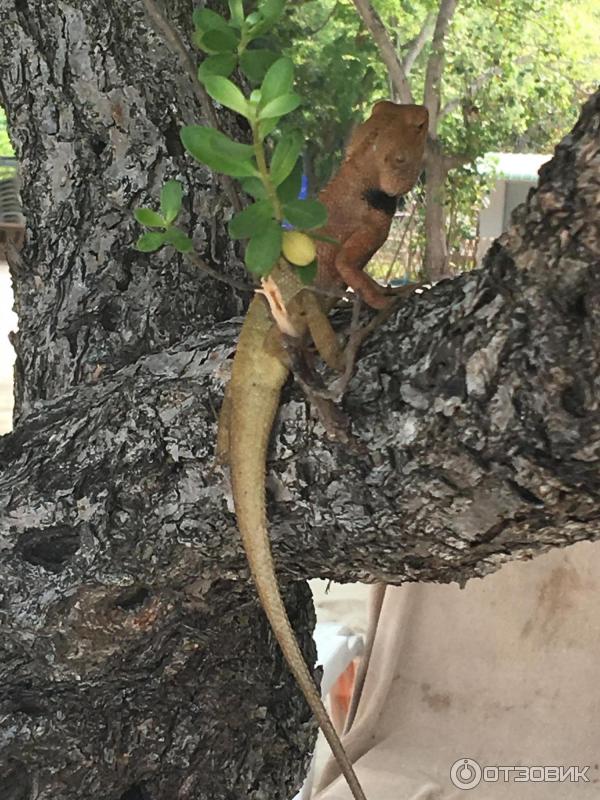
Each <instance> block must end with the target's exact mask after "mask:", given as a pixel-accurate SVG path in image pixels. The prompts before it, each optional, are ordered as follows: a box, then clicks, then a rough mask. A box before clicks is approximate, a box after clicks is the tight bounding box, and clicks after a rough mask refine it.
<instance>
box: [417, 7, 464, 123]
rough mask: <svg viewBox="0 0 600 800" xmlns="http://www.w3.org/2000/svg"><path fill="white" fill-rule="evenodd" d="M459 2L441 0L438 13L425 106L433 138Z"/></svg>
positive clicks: (426, 76)
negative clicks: (450, 33) (450, 30)
mask: <svg viewBox="0 0 600 800" xmlns="http://www.w3.org/2000/svg"><path fill="white" fill-rule="evenodd" d="M456 4H457V0H441V2H440V8H439V11H438V15H437V19H436V23H435V29H434V32H433V39H432V41H431V54H430V56H429V60H428V61H427V70H426V72H425V89H424V92H423V97H424V101H423V102H424V104H425V105H426V106H427V108H428V110H429V132H430V134H431V135H432V136H433V135H435V132H436V131H437V124H438V114H439V109H440V103H441V99H440V98H441V91H442V74H443V71H444V40H445V38H446V33H447V31H448V26H449V25H450V21H451V20H452V17H453V15H454V12H455V10H456Z"/></svg>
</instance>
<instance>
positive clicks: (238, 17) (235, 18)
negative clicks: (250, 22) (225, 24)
mask: <svg viewBox="0 0 600 800" xmlns="http://www.w3.org/2000/svg"><path fill="white" fill-rule="evenodd" d="M229 13H230V14H231V21H232V23H233V24H234V25H237V26H238V27H241V26H242V23H243V22H244V3H243V2H242V0H229Z"/></svg>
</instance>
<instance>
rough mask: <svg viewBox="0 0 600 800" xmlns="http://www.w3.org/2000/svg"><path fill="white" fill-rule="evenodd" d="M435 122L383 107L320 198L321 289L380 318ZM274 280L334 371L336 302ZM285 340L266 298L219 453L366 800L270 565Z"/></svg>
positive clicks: (242, 527)
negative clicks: (401, 213) (383, 271)
mask: <svg viewBox="0 0 600 800" xmlns="http://www.w3.org/2000/svg"><path fill="white" fill-rule="evenodd" d="M427 121H428V118H427V110H426V109H425V108H424V107H423V106H415V105H397V104H395V103H391V102H388V101H382V102H380V103H377V104H376V105H375V107H374V108H373V112H372V114H371V116H370V117H369V119H368V120H366V122H364V123H363V124H362V125H360V126H359V127H358V128H357V130H356V131H355V133H354V135H353V137H352V139H351V141H350V144H349V146H348V149H347V152H346V156H345V159H344V162H343V163H342V165H341V167H340V169H339V171H338V173H337V174H336V175H335V177H334V178H333V179H332V180H331V182H330V183H329V184H328V185H327V186H326V187H325V189H324V190H323V191H322V192H321V195H320V198H319V199H320V200H321V201H322V202H323V203H324V204H325V205H326V206H327V210H328V214H329V216H328V222H327V226H326V227H325V228H324V229H323V233H325V234H327V235H328V236H330V237H333V238H334V239H336V240H337V241H338V242H339V244H336V245H332V244H329V243H325V242H319V244H318V247H317V257H318V263H319V267H318V273H317V279H316V283H317V285H318V286H319V287H322V288H326V289H334V288H340V287H342V286H344V285H347V286H351V287H352V288H353V289H354V290H355V291H357V292H359V293H360V295H361V296H362V298H363V299H364V301H365V302H366V303H368V304H369V305H370V306H372V307H374V308H384V307H385V306H386V305H388V304H389V303H390V302H393V295H392V294H390V292H389V291H387V290H386V289H385V288H384V287H381V286H379V284H377V283H376V282H375V281H374V280H372V279H371V278H370V277H369V276H368V275H366V274H365V273H364V272H363V268H364V267H365V266H366V264H367V263H368V261H369V259H370V258H371V256H372V255H373V254H374V253H375V252H376V251H377V250H378V249H379V248H380V247H381V245H382V244H383V243H384V242H385V240H386V239H387V236H388V233H389V229H390V224H391V221H392V216H393V213H394V211H395V208H396V199H397V197H398V196H399V195H401V194H404V193H406V192H407V191H409V190H410V189H411V188H412V186H413V185H414V183H415V181H416V180H417V178H418V176H419V173H420V171H421V163H422V159H423V150H424V145H425V139H426V136H427ZM271 278H272V280H273V281H274V283H275V284H276V286H277V289H278V291H279V294H280V301H281V302H282V303H283V305H284V306H285V310H286V312H287V314H288V315H289V317H290V319H291V320H292V321H293V328H294V330H295V332H296V334H297V335H298V336H299V337H300V336H303V335H304V334H305V333H306V330H307V328H308V330H309V332H310V333H311V335H312V336H313V339H314V340H315V343H316V344H317V347H318V348H319V351H320V352H321V354H322V355H323V357H324V358H326V360H327V361H328V363H331V362H332V361H335V358H334V356H333V355H332V353H331V350H329V352H325V348H324V347H322V346H321V342H325V343H326V344H327V346H328V347H329V345H330V344H331V342H332V341H335V337H333V336H330V335H328V334H323V331H324V330H325V329H326V325H327V324H328V323H327V320H326V314H327V311H328V310H329V307H330V306H331V302H330V301H327V300H326V299H322V296H321V295H315V294H313V293H311V290H310V289H307V288H306V287H305V286H303V285H302V284H301V283H300V281H299V280H298V279H297V277H296V275H295V274H294V273H293V272H292V271H291V270H290V269H289V268H288V267H287V266H286V264H285V262H282V263H280V264H279V265H278V266H277V267H276V268H275V269H274V270H273V272H272V273H271ZM404 293H406V291H405V290H404ZM300 312H302V313H300ZM277 333H278V331H277V326H276V325H275V323H274V321H273V317H272V316H271V314H270V312H269V308H268V305H267V303H266V302H265V300H264V298H262V297H259V296H257V297H255V298H254V300H253V301H252V303H251V305H250V308H249V309H248V314H247V316H246V319H245V321H244V324H243V327H242V331H241V334H240V340H239V343H238V348H237V351H236V354H235V358H234V361H233V366H232V374H231V382H230V384H229V386H228V388H227V392H226V395H225V399H224V402H223V408H222V411H221V418H220V421H219V441H218V444H217V449H218V452H219V454H220V455H221V456H223V457H224V458H225V459H226V460H227V461H228V462H229V466H230V470H231V482H232V489H233V500H234V505H235V512H236V517H237V522H238V528H239V531H240V534H241V538H242V542H243V545H244V549H245V552H246V556H247V559H248V564H249V566H250V571H251V574H252V577H253V579H254V582H255V584H256V588H257V592H258V596H259V599H260V602H261V605H262V607H263V609H264V611H265V613H266V615H267V618H268V620H269V623H270V625H271V627H272V629H273V632H274V634H275V636H276V638H277V641H278V642H279V645H280V647H281V649H282V651H283V654H284V656H285V659H286V661H287V663H288V665H289V667H290V670H291V672H292V674H293V675H294V677H295V679H296V681H297V682H298V685H299V686H300V689H301V690H302V693H303V694H304V697H305V698H306V701H307V702H308V704H309V706H310V708H311V710H312V712H313V713H314V715H315V717H316V718H317V721H318V723H319V726H320V727H321V730H322V731H323V733H324V735H325V737H326V739H327V741H328V743H329V745H330V747H331V749H332V751H333V754H334V756H335V758H336V760H337V761H338V764H339V766H340V769H341V771H342V773H343V775H344V777H345V779H346V781H347V782H348V785H349V787H350V790H351V791H352V795H353V797H354V798H355V800H366V796H365V794H364V792H363V790H362V788H361V786H360V783H359V781H358V779H357V777H356V774H355V772H354V769H353V767H352V764H351V763H350V760H349V758H348V756H347V754H346V752H345V750H344V748H343V746H342V743H341V742H340V739H339V737H338V735H337V733H336V730H335V728H334V727H333V724H332V722H331V720H330V718H329V715H328V713H327V711H326V709H325V707H324V705H323V702H322V700H321V696H320V693H319V691H318V689H317V687H316V685H315V683H314V681H313V678H312V675H311V672H310V670H309V668H308V666H307V665H306V662H305V661H304V657H303V655H302V652H301V650H300V648H299V646H298V642H297V640H296V637H295V635H294V632H293V630H292V627H291V625H290V621H289V618H288V615H287V612H286V609H285V606H284V604H283V600H282V597H281V593H280V591H279V585H278V583H277V577H276V573H275V565H274V563H273V557H272V555H271V546H270V541H269V534H268V529H267V519H266V512H265V465H266V457H267V447H268V442H269V435H270V432H271V427H272V425H273V421H274V418H275V414H276V413H277V408H278V406H279V396H280V392H281V388H282V386H283V384H284V383H285V381H286V379H287V376H288V369H287V367H286V366H285V364H284V361H285V358H283V359H282V358H279V357H278V355H276V354H275V353H274V351H275V350H276V349H277V348H276V347H275V348H274V347H273V342H274V341H275V343H276V341H277ZM281 352H282V353H283V348H282V349H281Z"/></svg>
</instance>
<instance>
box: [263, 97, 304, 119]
mask: <svg viewBox="0 0 600 800" xmlns="http://www.w3.org/2000/svg"><path fill="white" fill-rule="evenodd" d="M301 102H302V99H301V98H300V95H297V94H296V93H295V92H291V93H290V94H282V95H280V96H279V97H276V98H275V100H271V102H270V103H266V104H264V96H263V106H262V108H261V109H260V113H259V119H261V120H262V119H270V118H271V117H282V116H283V115H284V114H289V113H290V111H294V110H295V109H296V108H298V106H299V105H300V103H301Z"/></svg>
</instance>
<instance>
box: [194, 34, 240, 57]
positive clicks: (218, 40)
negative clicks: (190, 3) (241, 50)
mask: <svg viewBox="0 0 600 800" xmlns="http://www.w3.org/2000/svg"><path fill="white" fill-rule="evenodd" d="M239 41H240V40H239V36H238V35H237V33H236V31H235V30H234V29H233V28H229V30H227V31H217V30H212V31H206V32H204V33H196V34H194V44H196V45H197V46H198V47H199V48H200V49H201V50H206V52H207V53H232V52H233V51H235V50H237V46H238V44H239Z"/></svg>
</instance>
